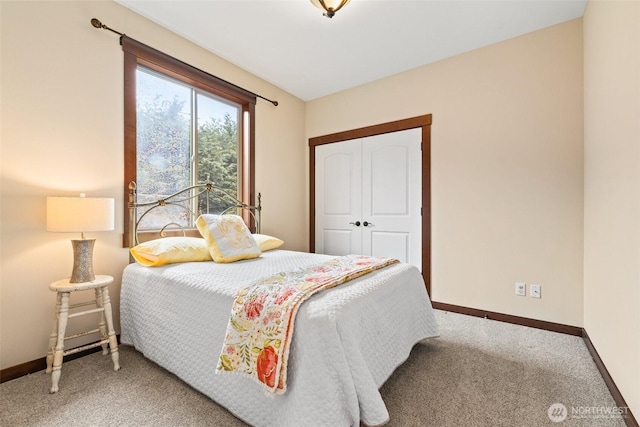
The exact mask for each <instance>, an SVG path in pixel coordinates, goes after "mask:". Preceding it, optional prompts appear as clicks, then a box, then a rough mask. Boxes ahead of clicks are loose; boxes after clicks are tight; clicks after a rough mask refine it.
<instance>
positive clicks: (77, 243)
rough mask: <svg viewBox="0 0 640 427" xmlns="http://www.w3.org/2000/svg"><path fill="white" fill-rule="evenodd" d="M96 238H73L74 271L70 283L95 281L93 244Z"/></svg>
mask: <svg viewBox="0 0 640 427" xmlns="http://www.w3.org/2000/svg"><path fill="white" fill-rule="evenodd" d="M95 242H96V239H82V240H72V241H71V245H72V246H73V271H72V272H71V278H70V279H69V283H83V282H93V281H94V280H95V279H96V276H95V275H94V274H93V245H94V243H95Z"/></svg>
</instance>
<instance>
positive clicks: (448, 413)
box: [0, 311, 625, 427]
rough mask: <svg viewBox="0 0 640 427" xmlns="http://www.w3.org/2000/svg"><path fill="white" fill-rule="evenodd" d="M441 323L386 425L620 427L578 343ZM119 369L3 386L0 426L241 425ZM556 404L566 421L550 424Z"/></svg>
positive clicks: (74, 369) (140, 360)
mask: <svg viewBox="0 0 640 427" xmlns="http://www.w3.org/2000/svg"><path fill="white" fill-rule="evenodd" d="M437 318H438V321H439V323H440V327H441V336H440V337H439V338H434V339H431V340H428V341H427V342H426V343H420V344H418V345H416V346H415V347H414V349H413V351H412V353H411V356H410V357H409V359H408V360H407V361H406V363H405V364H403V365H402V366H401V367H399V368H398V369H397V370H396V372H395V373H394V374H393V375H392V376H391V378H390V379H389V380H388V381H387V382H386V384H385V385H384V386H383V387H382V389H381V392H382V395H383V398H384V400H385V402H386V404H387V407H388V409H389V413H390V416H391V419H390V421H389V423H388V424H387V425H388V426H438V427H446V426H456V427H458V426H508V427H513V426H522V427H525V426H545V425H547V426H550V425H557V426H590V427H591V426H624V425H625V423H624V420H623V419H622V418H621V417H619V416H615V417H613V418H612V417H609V416H603V413H606V411H608V410H611V408H614V407H615V403H614V401H613V399H612V397H611V394H610V393H609V391H608V389H607V387H606V386H605V384H604V381H603V380H602V378H601V376H600V374H599V373H598V370H597V368H596V366H595V363H594V362H593V360H592V359H591V356H590V355H589V352H588V351H587V348H586V347H585V345H584V343H583V341H582V338H579V337H573V336H569V335H563V334H558V333H553V332H547V331H542V330H538V329H532V328H526V327H522V326H516V325H510V324H506V323H501V322H496V321H492V320H485V319H480V318H475V317H470V316H464V315H459V314H455V313H447V312H442V311H437ZM120 363H121V365H122V369H121V370H120V371H118V372H114V371H113V370H112V364H111V358H110V357H108V356H102V355H101V354H100V353H96V354H92V355H90V356H87V357H83V358H80V359H77V360H74V361H71V362H68V363H65V364H64V366H63V374H62V378H61V380H60V392H58V393H57V394H55V395H49V394H48V392H47V390H48V387H49V381H50V379H49V378H50V377H49V376H48V375H46V374H45V373H44V371H42V372H38V373H35V374H33V375H28V376H25V377H22V378H18V379H16V380H13V381H9V382H6V383H4V384H2V385H0V426H3V427H4V426H12V427H13V426H15V427H21V426H244V425H245V424H244V423H243V422H242V421H240V420H238V419H237V418H235V417H234V416H233V415H231V414H230V413H229V412H227V411H226V410H225V409H223V408H221V407H219V406H218V405H216V404H215V403H214V402H213V401H211V400H210V399H208V398H207V397H205V396H203V395H202V394H200V393H198V392H196V391H194V390H193V389H191V388H190V387H189V386H187V385H186V384H184V383H183V382H182V381H180V380H179V379H177V378H176V377H175V376H173V375H172V374H170V373H168V372H167V371H165V370H164V369H162V368H159V367H158V366H157V365H155V364H154V363H152V362H150V361H148V360H146V359H145V358H144V357H142V355H141V354H140V353H138V352H136V351H135V350H134V349H132V348H131V347H128V346H122V347H121V353H120ZM556 403H558V404H563V405H564V406H565V407H566V408H567V411H568V413H569V416H568V417H567V418H566V419H565V420H564V421H561V422H557V423H554V422H552V421H551V420H550V418H549V415H548V410H549V407H550V406H551V405H552V404H556ZM589 408H599V409H597V411H599V414H600V415H596V416H594V415H592V414H593V412H594V409H589ZM572 410H575V411H578V412H579V413H578V415H572ZM587 411H589V412H590V413H587ZM313 425H314V423H313V420H310V422H309V426H313ZM296 427H297V426H296Z"/></svg>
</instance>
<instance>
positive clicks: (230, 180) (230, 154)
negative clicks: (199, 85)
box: [196, 93, 240, 213]
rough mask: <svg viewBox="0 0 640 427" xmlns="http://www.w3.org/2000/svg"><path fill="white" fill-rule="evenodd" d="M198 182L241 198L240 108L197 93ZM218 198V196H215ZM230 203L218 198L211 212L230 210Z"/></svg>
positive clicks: (211, 204)
mask: <svg viewBox="0 0 640 427" xmlns="http://www.w3.org/2000/svg"><path fill="white" fill-rule="evenodd" d="M196 105H197V109H198V110H197V111H198V124H197V128H198V164H197V169H198V182H201V183H204V182H211V183H213V184H214V185H215V186H216V187H218V188H222V189H224V190H226V191H227V192H228V193H229V194H230V195H232V196H233V197H238V189H239V188H240V182H239V170H240V164H239V158H240V155H239V146H240V139H239V135H238V122H239V119H238V118H239V114H240V108H239V107H238V106H235V105H231V104H229V103H226V102H222V101H221V100H219V99H217V98H214V97H212V96H209V95H206V94H202V93H198V95H197V97H196ZM214 196H215V195H214ZM229 202H230V200H227V199H225V198H222V199H221V198H218V197H215V199H214V200H213V201H212V203H210V207H212V210H211V211H210V212H216V213H218V212H221V211H222V210H224V209H225V208H227V207H229Z"/></svg>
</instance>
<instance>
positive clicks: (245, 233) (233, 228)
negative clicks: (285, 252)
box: [196, 214, 262, 263]
mask: <svg viewBox="0 0 640 427" xmlns="http://www.w3.org/2000/svg"><path fill="white" fill-rule="evenodd" d="M196 226H197V227H198V230H200V234H202V237H204V240H205V241H206V242H207V246H208V247H209V252H210V253H211V258H213V260H214V261H215V262H222V263H226V262H234V261H239V260H241V259H250V258H257V257H259V256H260V254H261V253H262V252H261V251H260V248H258V245H257V243H256V241H255V239H254V238H253V237H252V236H251V232H250V231H249V229H248V228H247V225H246V224H245V223H244V221H243V220H242V218H241V217H239V216H238V215H209V214H206V215H200V216H199V217H198V219H197V220H196Z"/></svg>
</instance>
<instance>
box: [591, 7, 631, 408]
mask: <svg viewBox="0 0 640 427" xmlns="http://www.w3.org/2000/svg"><path fill="white" fill-rule="evenodd" d="M584 70H585V73H584V94H585V96H584V115H585V132H584V133H585V142H584V152H585V153H584V154H585V156H584V158H585V192H584V193H585V200H584V221H585V224H584V226H585V227H584V229H585V231H584V327H585V330H586V331H587V333H588V334H589V337H590V338H591V341H592V342H593V344H594V345H595V347H596V349H597V350H598V353H599V355H600V357H601V358H602V360H603V361H604V363H605V365H606V366H607V369H608V370H609V373H610V374H611V376H612V377H613V379H614V381H615V383H616V385H617V386H618V388H619V389H620V391H621V393H622V394H623V396H624V398H625V400H626V402H627V404H628V405H629V406H630V408H631V410H632V412H633V413H634V414H635V417H636V418H637V419H638V415H640V310H639V307H640V2H637V1H590V2H589V3H588V6H587V10H586V12H585V15H584Z"/></svg>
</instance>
